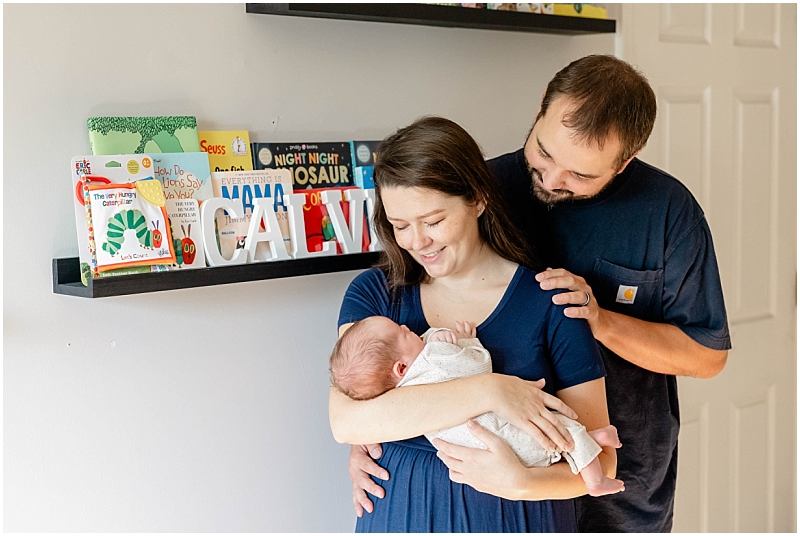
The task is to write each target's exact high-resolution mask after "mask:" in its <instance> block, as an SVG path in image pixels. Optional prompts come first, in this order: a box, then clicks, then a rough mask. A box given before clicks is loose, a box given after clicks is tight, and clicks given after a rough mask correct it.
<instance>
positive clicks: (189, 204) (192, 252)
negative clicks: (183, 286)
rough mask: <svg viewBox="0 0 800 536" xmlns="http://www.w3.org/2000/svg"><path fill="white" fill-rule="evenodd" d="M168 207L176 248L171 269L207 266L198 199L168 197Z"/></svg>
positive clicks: (173, 243)
mask: <svg viewBox="0 0 800 536" xmlns="http://www.w3.org/2000/svg"><path fill="white" fill-rule="evenodd" d="M209 182H210V181H209ZM166 209H167V216H169V225H170V231H171V234H172V245H173V249H174V250H175V264H173V265H172V266H170V270H181V269H183V268H205V267H206V256H205V252H204V251H203V236H202V234H203V233H202V229H201V228H200V208H199V205H198V203H197V200H196V199H167V201H166Z"/></svg>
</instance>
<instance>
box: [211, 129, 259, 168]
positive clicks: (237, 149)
mask: <svg viewBox="0 0 800 536" xmlns="http://www.w3.org/2000/svg"><path fill="white" fill-rule="evenodd" d="M198 136H199V137H200V150H201V151H205V152H206V153H208V163H209V165H210V166H211V171H214V172H220V171H252V170H253V155H252V154H250V134H249V133H248V132H247V131H246V130H204V131H200V132H198Z"/></svg>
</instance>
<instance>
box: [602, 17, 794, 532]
mask: <svg viewBox="0 0 800 536" xmlns="http://www.w3.org/2000/svg"><path fill="white" fill-rule="evenodd" d="M796 33H797V6H796V4H624V5H623V6H622V15H621V30H620V32H619V35H618V50H617V54H618V56H619V57H621V58H622V59H625V60H626V61H628V62H630V63H632V64H633V65H635V66H637V67H638V68H639V69H640V70H641V71H642V72H643V73H644V74H645V75H646V76H647V77H648V79H649V80H650V82H651V84H652V86H653V88H654V90H655V92H656V96H657V98H658V120H657V122H656V126H655V131H654V133H653V137H652V138H651V140H650V142H649V144H648V146H647V148H646V149H645V151H643V153H642V155H641V156H642V159H643V160H645V161H648V162H650V163H652V164H654V165H656V166H658V167H660V168H662V169H664V170H666V171H668V172H670V173H671V174H673V175H675V176H676V177H677V178H678V179H680V180H681V181H682V182H683V183H684V184H685V185H686V186H687V187H689V189H690V190H691V191H692V193H693V194H694V196H695V197H696V198H697V200H698V201H699V202H700V204H701V205H702V207H703V210H704V211H705V213H706V216H707V218H708V221H709V224H710V226H711V232H712V235H713V238H714V243H715V247H716V252H717V260H718V262H719V265H720V272H721V275H722V286H723V291H724V293H725V303H726V307H727V311H728V320H729V324H730V330H731V339H732V343H733V350H731V352H730V354H729V357H728V364H727V366H726V367H725V370H723V371H722V373H720V374H719V375H718V376H717V377H715V378H713V379H711V380H698V379H694V378H680V379H679V380H678V386H679V397H680V406H681V416H682V423H683V424H682V428H681V434H680V439H679V454H678V491H677V496H676V502H675V524H674V529H673V530H674V531H676V532H795V530H796V510H795V508H796V504H797V500H796V463H795V462H796V453H797V451H796V365H795V357H796V333H795V326H796V262H797V261H796V189H797V155H796V147H797V132H796V129H797V117H796V114H797V107H796V99H797V86H796V77H797V50H796V47H797V35H796ZM623 443H624V439H623Z"/></svg>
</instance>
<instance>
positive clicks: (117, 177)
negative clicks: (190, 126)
mask: <svg viewBox="0 0 800 536" xmlns="http://www.w3.org/2000/svg"><path fill="white" fill-rule="evenodd" d="M70 168H71V178H72V190H71V191H72V201H73V206H74V208H75V228H76V230H77V233H78V258H79V261H80V266H81V280H82V281H83V284H84V285H87V284H88V283H87V281H86V277H87V276H88V277H89V278H91V277H92V275H91V274H92V270H91V252H90V247H89V234H88V232H87V221H86V206H85V199H84V191H83V188H84V184H85V182H86V177H87V176H91V179H90V180H91V181H92V182H96V183H98V184H111V183H115V184H124V183H128V182H133V181H137V180H140V179H146V178H149V177H152V176H153V159H152V157H151V156H150V155H147V154H129V155H116V156H76V157H75V158H73V159H72V161H71V164H70ZM156 268H157V269H158V268H160V267H156ZM150 271H151V269H150V268H149V267H147V266H144V267H130V268H125V269H122V270H119V271H117V270H112V271H109V272H105V273H103V274H98V275H102V276H107V275H128V274H130V273H145V272H150ZM157 271H158V270H157Z"/></svg>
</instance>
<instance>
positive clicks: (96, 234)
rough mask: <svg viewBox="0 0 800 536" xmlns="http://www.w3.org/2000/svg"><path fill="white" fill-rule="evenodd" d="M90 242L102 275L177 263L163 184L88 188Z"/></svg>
mask: <svg viewBox="0 0 800 536" xmlns="http://www.w3.org/2000/svg"><path fill="white" fill-rule="evenodd" d="M84 199H85V206H86V212H87V219H88V220H89V221H88V224H89V231H90V234H89V242H90V246H91V243H92V242H94V244H95V247H94V248H92V251H93V261H94V263H96V269H97V270H98V271H99V272H104V271H107V270H113V269H116V268H123V267H126V266H141V265H152V264H173V263H175V261H176V259H175V250H174V248H173V243H172V235H171V233H170V228H169V220H168V219H167V211H166V208H165V204H166V200H165V198H164V191H163V189H162V187H161V183H160V182H159V181H157V180H155V179H143V180H139V181H136V182H134V183H127V184H100V183H97V182H89V183H88V184H86V186H85V188H84Z"/></svg>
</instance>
